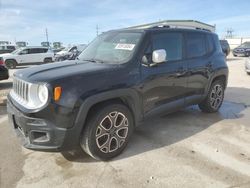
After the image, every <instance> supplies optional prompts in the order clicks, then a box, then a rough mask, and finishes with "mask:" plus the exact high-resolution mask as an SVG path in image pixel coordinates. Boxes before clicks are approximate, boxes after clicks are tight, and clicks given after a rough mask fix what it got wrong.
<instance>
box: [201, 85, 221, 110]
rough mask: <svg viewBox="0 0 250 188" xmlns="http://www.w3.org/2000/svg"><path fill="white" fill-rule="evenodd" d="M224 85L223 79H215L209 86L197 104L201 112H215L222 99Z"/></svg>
mask: <svg viewBox="0 0 250 188" xmlns="http://www.w3.org/2000/svg"><path fill="white" fill-rule="evenodd" d="M224 91H225V85H224V81H223V80H216V81H214V82H213V83H212V85H211V86H210V88H209V92H208V95H207V97H206V98H205V100H204V101H202V102H201V103H200V104H199V108H200V109H201V110H202V111H203V112H207V113H213V112H217V111H218V110H219V109H220V107H221V105H222V103H223V99H224Z"/></svg>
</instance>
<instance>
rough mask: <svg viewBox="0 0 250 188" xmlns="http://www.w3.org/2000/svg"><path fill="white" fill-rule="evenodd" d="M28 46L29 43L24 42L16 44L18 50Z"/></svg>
mask: <svg viewBox="0 0 250 188" xmlns="http://www.w3.org/2000/svg"><path fill="white" fill-rule="evenodd" d="M27 45H28V43H27V42H24V41H18V42H16V46H17V47H18V48H21V47H26V46H27Z"/></svg>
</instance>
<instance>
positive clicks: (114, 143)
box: [109, 136, 119, 152]
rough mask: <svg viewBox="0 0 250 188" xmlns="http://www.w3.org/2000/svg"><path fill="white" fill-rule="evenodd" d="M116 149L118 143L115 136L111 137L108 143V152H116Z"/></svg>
mask: <svg viewBox="0 0 250 188" xmlns="http://www.w3.org/2000/svg"><path fill="white" fill-rule="evenodd" d="M118 148H119V141H118V139H117V138H116V137H115V136H113V137H112V138H111V139H110V141H109V152H113V151H116V150H117V149H118Z"/></svg>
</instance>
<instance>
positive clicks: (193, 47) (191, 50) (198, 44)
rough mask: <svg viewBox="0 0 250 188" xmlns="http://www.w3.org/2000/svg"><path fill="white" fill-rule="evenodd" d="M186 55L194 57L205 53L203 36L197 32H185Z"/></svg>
mask: <svg viewBox="0 0 250 188" xmlns="http://www.w3.org/2000/svg"><path fill="white" fill-rule="evenodd" d="M186 41H187V57H188V58H195V57H201V56H204V55H205V54H206V43H205V36H204V35H203V34H199V33H188V34H187V40H186Z"/></svg>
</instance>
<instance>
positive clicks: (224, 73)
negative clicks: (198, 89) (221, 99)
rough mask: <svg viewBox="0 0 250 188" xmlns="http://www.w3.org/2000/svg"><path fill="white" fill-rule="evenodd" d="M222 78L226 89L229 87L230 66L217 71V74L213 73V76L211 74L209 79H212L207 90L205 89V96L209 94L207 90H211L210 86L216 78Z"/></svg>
mask: <svg viewBox="0 0 250 188" xmlns="http://www.w3.org/2000/svg"><path fill="white" fill-rule="evenodd" d="M220 79H222V80H223V82H224V87H225V89H226V87H227V82H228V68H225V69H220V70H218V71H217V72H215V74H213V76H211V78H210V79H209V80H210V81H209V82H208V85H207V88H206V91H205V96H206V94H207V92H208V91H209V88H210V87H211V85H212V83H214V82H215V81H216V80H220Z"/></svg>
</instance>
